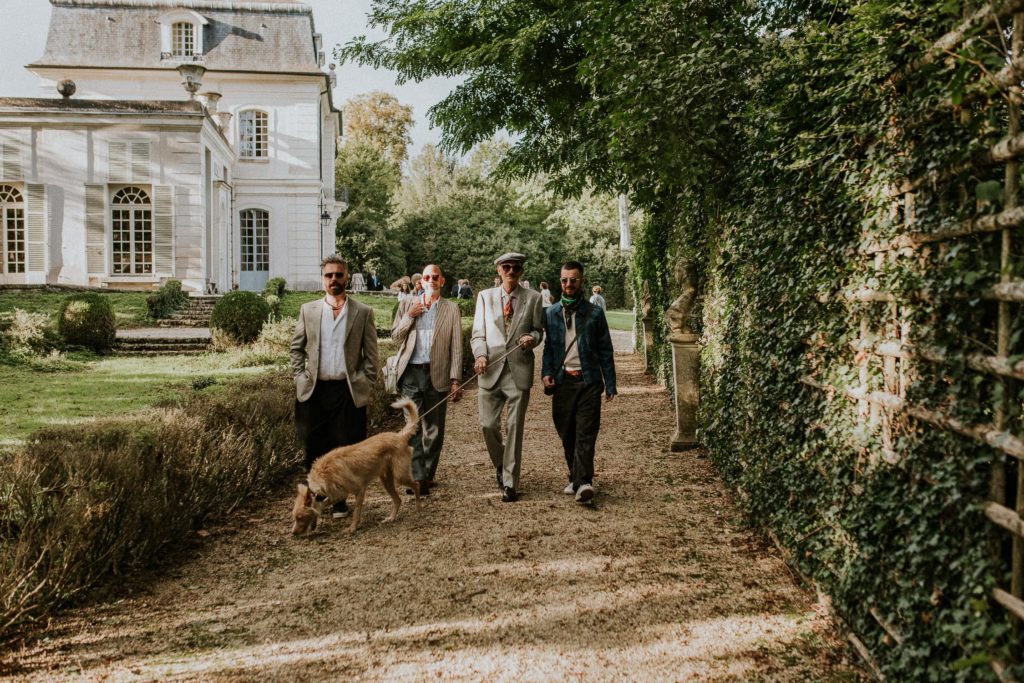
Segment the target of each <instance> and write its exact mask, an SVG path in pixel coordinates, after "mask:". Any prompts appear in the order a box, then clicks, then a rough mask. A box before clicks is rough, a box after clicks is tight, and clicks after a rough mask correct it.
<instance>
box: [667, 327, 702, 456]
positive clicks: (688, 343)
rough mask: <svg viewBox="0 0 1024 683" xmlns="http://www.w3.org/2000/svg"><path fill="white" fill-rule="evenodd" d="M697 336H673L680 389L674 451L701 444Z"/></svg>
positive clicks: (676, 374) (673, 440)
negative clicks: (699, 432)
mask: <svg viewBox="0 0 1024 683" xmlns="http://www.w3.org/2000/svg"><path fill="white" fill-rule="evenodd" d="M697 339H698V336H697V335H695V334H683V333H676V334H673V335H672V336H671V337H670V338H669V341H671V342H672V374H673V379H674V384H675V387H676V392H675V400H676V433H675V434H673V435H672V450H673V451H685V450H687V449H690V448H693V447H695V446H697V445H699V442H698V441H697V405H698V401H699V400H700V391H699V380H700V347H699V346H698V345H697Z"/></svg>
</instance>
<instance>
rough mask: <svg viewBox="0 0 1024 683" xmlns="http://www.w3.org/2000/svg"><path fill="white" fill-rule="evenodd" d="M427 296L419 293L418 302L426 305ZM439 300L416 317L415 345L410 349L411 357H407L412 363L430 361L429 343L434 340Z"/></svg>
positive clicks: (418, 363)
mask: <svg viewBox="0 0 1024 683" xmlns="http://www.w3.org/2000/svg"><path fill="white" fill-rule="evenodd" d="M427 296H428V295H427V294H422V295H420V297H419V303H421V304H423V305H424V306H426V305H427ZM440 302H441V300H440V299H438V300H437V301H435V302H433V304H432V305H431V306H430V308H427V309H426V310H424V311H423V312H422V313H420V316H419V317H418V318H416V325H415V327H416V347H415V348H414V349H413V350H412V358H410V359H409V362H410V363H413V364H414V365H422V364H423V363H429V362H430V345H431V344H432V343H433V341H434V319H435V318H437V309H438V304H439V303H440Z"/></svg>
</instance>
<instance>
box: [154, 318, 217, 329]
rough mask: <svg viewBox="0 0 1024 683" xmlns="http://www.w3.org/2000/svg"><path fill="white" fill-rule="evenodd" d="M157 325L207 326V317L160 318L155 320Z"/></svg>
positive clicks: (208, 321) (208, 320)
mask: <svg viewBox="0 0 1024 683" xmlns="http://www.w3.org/2000/svg"><path fill="white" fill-rule="evenodd" d="M156 325H157V327H209V326H210V319H209V318H190V319H187V320H186V319H182V318H162V319H161V320H157V321H156Z"/></svg>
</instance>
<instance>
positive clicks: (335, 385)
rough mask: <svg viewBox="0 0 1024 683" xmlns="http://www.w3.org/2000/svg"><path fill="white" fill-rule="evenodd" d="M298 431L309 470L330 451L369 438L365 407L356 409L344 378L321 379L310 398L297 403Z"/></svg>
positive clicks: (296, 420) (296, 426) (296, 428)
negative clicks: (367, 435)
mask: <svg viewBox="0 0 1024 683" xmlns="http://www.w3.org/2000/svg"><path fill="white" fill-rule="evenodd" d="M295 430H296V432H298V435H299V440H300V441H302V446H303V448H304V449H305V451H306V471H307V472H308V471H309V468H310V467H312V466H313V463H314V462H315V461H316V459H317V458H319V457H320V456H321V455H323V454H324V453H326V452H327V451H329V450H332V449H334V448H337V447H338V446H348V445H350V444H354V443H358V442H360V441H362V440H363V439H365V438H366V407H365V406H363V407H362V408H356V406H355V404H354V403H353V402H352V392H351V391H349V388H348V382H346V381H345V380H320V381H318V382H317V383H316V387H315V388H314V389H313V395H312V396H310V397H309V399H308V400H307V401H304V402H302V403H299V402H298V401H296V402H295Z"/></svg>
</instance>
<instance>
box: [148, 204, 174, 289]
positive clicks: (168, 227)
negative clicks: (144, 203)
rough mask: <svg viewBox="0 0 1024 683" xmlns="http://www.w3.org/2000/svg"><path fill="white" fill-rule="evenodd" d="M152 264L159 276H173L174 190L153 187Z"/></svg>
mask: <svg viewBox="0 0 1024 683" xmlns="http://www.w3.org/2000/svg"><path fill="white" fill-rule="evenodd" d="M153 255H154V259H153V263H154V266H155V268H156V272H157V273H158V274H160V275H170V276H173V275H174V188H173V187H171V186H170V185H154V186H153Z"/></svg>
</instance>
